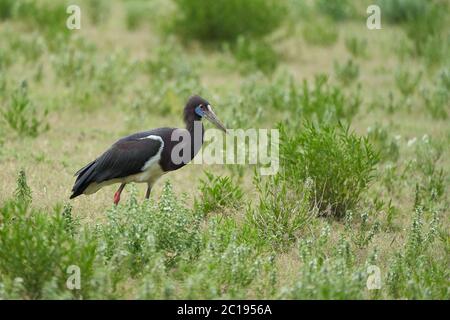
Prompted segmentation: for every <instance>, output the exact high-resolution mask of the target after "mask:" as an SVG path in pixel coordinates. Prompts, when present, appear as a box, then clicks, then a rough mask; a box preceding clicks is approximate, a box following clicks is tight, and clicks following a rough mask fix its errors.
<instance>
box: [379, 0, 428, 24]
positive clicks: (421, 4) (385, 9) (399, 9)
mask: <svg viewBox="0 0 450 320" xmlns="http://www.w3.org/2000/svg"><path fill="white" fill-rule="evenodd" d="M428 2H431V1H427V0H378V5H379V6H380V8H381V12H382V13H383V16H384V17H386V19H387V20H388V21H389V22H392V23H403V22H407V21H412V20H415V19H418V18H419V17H420V16H421V15H422V14H423V13H424V12H425V11H426V8H427V6H428V5H429V4H428Z"/></svg>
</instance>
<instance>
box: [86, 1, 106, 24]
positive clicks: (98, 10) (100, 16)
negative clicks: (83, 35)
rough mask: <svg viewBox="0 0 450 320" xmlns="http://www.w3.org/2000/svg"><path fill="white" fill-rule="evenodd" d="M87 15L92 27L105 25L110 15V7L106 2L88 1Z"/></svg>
mask: <svg viewBox="0 0 450 320" xmlns="http://www.w3.org/2000/svg"><path fill="white" fill-rule="evenodd" d="M87 6H88V14H89V18H90V20H91V21H92V23H93V24H94V25H98V24H101V23H105V22H106V21H107V20H108V17H109V15H110V13H111V6H110V4H109V2H108V1H107V0H88V2H87Z"/></svg>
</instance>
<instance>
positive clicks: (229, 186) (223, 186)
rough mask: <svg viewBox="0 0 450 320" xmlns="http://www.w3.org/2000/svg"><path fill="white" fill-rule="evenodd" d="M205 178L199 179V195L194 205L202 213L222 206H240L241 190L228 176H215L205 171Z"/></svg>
mask: <svg viewBox="0 0 450 320" xmlns="http://www.w3.org/2000/svg"><path fill="white" fill-rule="evenodd" d="M205 175H206V180H201V185H200V192H201V197H200V199H199V200H198V201H197V202H196V206H197V207H198V208H200V210H201V211H202V212H203V213H205V214H206V213H209V212H212V211H215V210H220V209H223V208H227V207H228V208H233V207H234V208H239V207H241V206H242V202H241V201H242V197H243V195H244V194H243V192H242V190H241V188H240V187H239V186H237V185H235V184H234V183H233V181H232V180H231V178H230V177H227V176H224V177H221V176H216V175H214V174H212V173H209V172H205Z"/></svg>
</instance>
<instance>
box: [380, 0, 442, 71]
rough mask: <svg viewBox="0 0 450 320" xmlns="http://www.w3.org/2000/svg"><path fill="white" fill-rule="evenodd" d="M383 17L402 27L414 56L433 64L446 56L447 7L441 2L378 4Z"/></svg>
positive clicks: (407, 0)
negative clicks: (422, 57)
mask: <svg viewBox="0 0 450 320" xmlns="http://www.w3.org/2000/svg"><path fill="white" fill-rule="evenodd" d="M379 4H380V6H381V10H382V12H383V15H384V17H386V18H387V19H388V21H390V22H393V23H402V24H403V25H404V27H405V30H406V33H407V35H408V37H409V38H410V39H411V40H412V41H413V43H414V47H415V52H416V53H417V54H418V55H420V56H424V57H425V58H426V60H427V62H428V63H429V64H435V63H438V62H440V61H442V60H444V59H445V58H446V57H447V56H448V48H449V46H448V41H447V38H448V30H447V29H448V28H446V25H447V24H448V17H447V16H446V15H445V12H447V11H448V9H449V5H448V3H446V2H445V1H427V0H379Z"/></svg>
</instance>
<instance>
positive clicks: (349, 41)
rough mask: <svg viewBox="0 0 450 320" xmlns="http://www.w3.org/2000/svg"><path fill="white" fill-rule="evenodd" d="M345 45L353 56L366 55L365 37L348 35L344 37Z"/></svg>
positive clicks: (361, 56) (362, 56)
mask: <svg viewBox="0 0 450 320" xmlns="http://www.w3.org/2000/svg"><path fill="white" fill-rule="evenodd" d="M345 47H346V48H347V50H348V52H350V53H351V55H352V56H353V57H354V58H364V57H367V39H358V38H356V37H350V38H346V39H345Z"/></svg>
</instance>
